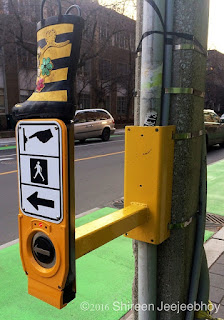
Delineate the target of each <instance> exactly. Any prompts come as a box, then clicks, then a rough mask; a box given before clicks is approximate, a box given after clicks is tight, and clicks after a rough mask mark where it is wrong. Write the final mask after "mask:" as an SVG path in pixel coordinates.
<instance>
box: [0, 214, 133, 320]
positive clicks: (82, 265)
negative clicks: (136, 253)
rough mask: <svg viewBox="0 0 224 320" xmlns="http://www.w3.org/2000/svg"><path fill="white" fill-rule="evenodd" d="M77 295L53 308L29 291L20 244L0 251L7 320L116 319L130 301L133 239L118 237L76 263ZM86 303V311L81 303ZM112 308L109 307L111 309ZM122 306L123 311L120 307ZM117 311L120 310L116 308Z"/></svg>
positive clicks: (0, 313) (1, 310) (0, 295)
mask: <svg viewBox="0 0 224 320" xmlns="http://www.w3.org/2000/svg"><path fill="white" fill-rule="evenodd" d="M114 211H116V209H113V208H104V209H101V210H98V211H96V212H94V213H91V214H89V215H87V216H84V217H81V218H79V219H77V220H76V227H78V226H80V225H83V224H85V223H88V222H90V221H92V220H95V219H98V218H100V217H102V216H105V215H106V214H109V213H111V212H114ZM76 269H77V298H76V299H75V300H73V301H72V302H70V303H69V304H68V305H67V306H66V307H65V308H64V309H62V310H57V309H55V308H54V307H51V306H50V305H48V304H46V303H44V302H42V301H41V300H38V299H36V298H34V297H32V296H30V295H28V293H27V277H26V275H25V274H24V272H23V270H22V266H21V262H20V257H19V246H18V244H16V245H13V246H11V247H9V248H6V249H3V250H1V251H0V282H1V290H0V301H1V306H0V319H5V320H11V319H12V320H46V319H47V320H59V319H60V320H61V319H66V320H75V319H77V320H101V319H102V320H105V319H107V320H110V319H111V320H115V319H120V317H122V315H124V314H125V313H126V312H127V311H128V310H126V309H125V307H123V308H120V304H121V303H125V304H128V303H131V291H132V290H131V288H132V279H133V276H134V258H133V253H132V240H131V239H128V238H125V237H123V236H122V237H119V238H117V239H115V240H113V241H111V242H109V243H107V244H106V245H104V246H102V247H101V248H99V249H97V250H95V251H93V252H91V253H89V254H88V255H86V256H84V257H82V258H80V259H78V260H77V262H76ZM116 301H117V302H116ZM82 302H87V304H85V305H89V309H88V310H87V311H83V310H81V307H80V305H81V303H82ZM108 309H109V310H108ZM118 309H121V310H118ZM117 310H118V311H117Z"/></svg>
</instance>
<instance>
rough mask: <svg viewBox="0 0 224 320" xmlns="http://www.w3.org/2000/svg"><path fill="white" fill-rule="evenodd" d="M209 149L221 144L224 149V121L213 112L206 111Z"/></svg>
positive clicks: (205, 119) (205, 118)
mask: <svg viewBox="0 0 224 320" xmlns="http://www.w3.org/2000/svg"><path fill="white" fill-rule="evenodd" d="M204 121H205V131H206V143H207V147H209V146H212V145H215V144H219V145H220V146H221V147H224V121H223V120H222V119H221V118H220V117H219V116H218V115H217V114H216V113H215V112H214V111H213V110H209V109H205V110H204Z"/></svg>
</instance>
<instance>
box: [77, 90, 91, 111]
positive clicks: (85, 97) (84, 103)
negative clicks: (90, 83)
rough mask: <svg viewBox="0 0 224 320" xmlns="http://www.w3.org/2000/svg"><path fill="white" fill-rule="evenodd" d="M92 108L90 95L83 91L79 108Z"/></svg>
mask: <svg viewBox="0 0 224 320" xmlns="http://www.w3.org/2000/svg"><path fill="white" fill-rule="evenodd" d="M89 108H90V95H89V94H84V93H82V94H81V95H80V98H79V109H89Z"/></svg>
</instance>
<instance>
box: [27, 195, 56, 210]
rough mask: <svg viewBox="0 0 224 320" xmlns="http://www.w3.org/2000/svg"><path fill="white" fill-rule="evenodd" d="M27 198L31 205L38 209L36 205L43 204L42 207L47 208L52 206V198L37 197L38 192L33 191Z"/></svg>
mask: <svg viewBox="0 0 224 320" xmlns="http://www.w3.org/2000/svg"><path fill="white" fill-rule="evenodd" d="M27 200H28V201H29V202H30V203H31V204H32V206H33V207H34V208H35V209H36V210H39V207H38V206H43V207H48V208H54V201H53V200H47V199H42V198H38V192H37V191H36V192H34V193H33V194H31V196H29V197H28V198H27Z"/></svg>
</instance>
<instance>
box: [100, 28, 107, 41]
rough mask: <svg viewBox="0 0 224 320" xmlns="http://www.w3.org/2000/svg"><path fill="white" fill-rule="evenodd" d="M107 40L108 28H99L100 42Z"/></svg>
mask: <svg viewBox="0 0 224 320" xmlns="http://www.w3.org/2000/svg"><path fill="white" fill-rule="evenodd" d="M108 38H109V31H108V26H105V25H104V26H101V27H100V40H101V41H103V40H105V39H108Z"/></svg>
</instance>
